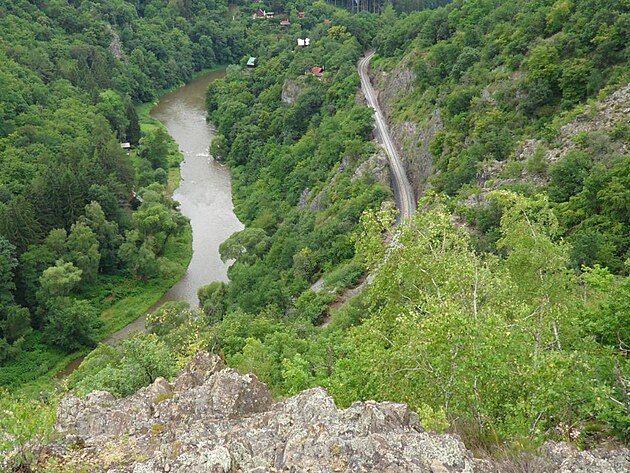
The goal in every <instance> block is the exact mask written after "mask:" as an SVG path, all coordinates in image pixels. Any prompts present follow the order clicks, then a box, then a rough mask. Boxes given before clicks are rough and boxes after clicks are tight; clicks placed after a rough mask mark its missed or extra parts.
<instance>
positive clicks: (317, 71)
mask: <svg viewBox="0 0 630 473" xmlns="http://www.w3.org/2000/svg"><path fill="white" fill-rule="evenodd" d="M310 72H311V74H313V75H314V76H315V77H317V78H318V79H321V78H322V77H324V74H323V72H324V68H323V67H317V66H316V67H311V71H310Z"/></svg>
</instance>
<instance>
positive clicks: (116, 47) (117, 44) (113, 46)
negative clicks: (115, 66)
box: [107, 25, 126, 61]
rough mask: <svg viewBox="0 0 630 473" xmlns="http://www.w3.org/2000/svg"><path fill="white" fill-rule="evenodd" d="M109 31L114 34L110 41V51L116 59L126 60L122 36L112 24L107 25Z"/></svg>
mask: <svg viewBox="0 0 630 473" xmlns="http://www.w3.org/2000/svg"><path fill="white" fill-rule="evenodd" d="M107 27H108V29H109V32H110V33H111V35H112V39H111V41H110V43H109V51H110V52H111V53H112V56H114V57H115V58H116V59H118V60H120V61H126V57H125V52H124V51H123V44H122V41H121V40H120V36H118V33H116V32H115V31H114V30H113V28H112V27H111V26H110V25H107Z"/></svg>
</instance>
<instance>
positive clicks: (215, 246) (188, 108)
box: [58, 71, 243, 377]
mask: <svg viewBox="0 0 630 473" xmlns="http://www.w3.org/2000/svg"><path fill="white" fill-rule="evenodd" d="M224 75H225V71H216V72H210V73H207V74H203V75H201V76H199V77H197V78H196V79H194V80H193V81H192V82H190V83H188V84H186V85H184V86H183V87H180V88H179V89H177V90H175V91H173V92H171V93H169V94H166V95H164V96H163V97H162V98H160V100H159V102H158V103H157V105H156V106H155V107H154V108H153V109H152V110H151V116H152V117H153V118H155V119H156V120H158V121H160V122H161V123H163V124H164V126H165V127H166V129H167V130H168V133H169V134H170V135H171V136H172V137H173V138H174V139H175V141H176V142H177V144H178V145H179V149H180V150H181V152H182V153H183V155H184V161H182V163H181V166H180V171H181V176H182V179H181V181H180V184H179V187H178V188H177V190H176V191H175V192H174V194H173V198H174V199H175V200H176V201H178V202H179V203H180V210H181V212H182V213H183V214H184V215H185V216H186V217H188V218H189V219H190V225H191V227H192V235H193V253H192V259H191V260H190V264H189V265H188V269H187V270H186V274H185V275H184V277H183V278H182V279H180V280H179V282H177V283H176V284H175V285H174V286H173V287H171V289H169V291H168V292H167V293H166V294H164V296H163V297H162V298H161V299H160V300H159V301H158V302H157V303H156V304H155V305H154V306H153V307H151V308H150V309H149V312H151V311H153V310H155V309H156V308H157V307H159V306H160V305H162V304H163V303H164V302H166V301H185V302H188V303H189V304H190V305H191V306H193V307H196V306H197V305H198V303H199V302H198V299H197V289H199V288H200V287H201V286H204V285H206V284H208V283H211V282H212V281H227V280H228V277H227V269H228V266H229V264H226V263H224V262H223V261H221V258H220V256H219V245H220V244H221V243H222V242H223V241H224V240H225V239H227V238H228V237H229V236H230V235H231V234H232V233H234V232H236V231H239V230H242V229H243V225H242V224H241V222H240V221H239V220H238V218H236V215H234V211H233V209H234V206H233V204H232V188H231V182H230V173H229V170H228V168H227V167H226V166H223V165H221V164H219V163H218V162H216V161H214V159H213V158H212V157H211V156H210V155H209V153H208V147H209V146H210V141H211V140H212V136H213V129H212V127H211V126H210V125H208V123H207V121H206V117H207V114H206V109H205V92H206V89H207V88H208V84H210V82H212V81H213V80H215V79H218V78H221V77H223V76H224ZM145 317H146V314H145V315H142V316H141V317H139V318H138V319H136V320H135V321H134V322H132V323H130V324H129V325H127V326H126V327H124V328H122V329H121V330H119V331H117V332H115V333H113V334H112V335H110V336H109V337H107V338H106V339H105V341H104V342H105V343H108V344H114V343H116V342H117V341H119V340H120V339H122V338H124V337H126V336H128V335H129V334H131V333H133V332H138V331H143V330H144V319H145ZM82 360H83V357H81V358H78V359H76V360H73V361H72V362H71V363H70V364H69V365H68V366H67V367H66V368H64V369H63V370H62V371H61V372H60V373H59V374H58V377H64V376H67V375H68V374H70V373H71V372H72V371H74V369H76V368H77V367H78V366H79V364H80V363H81V361H82Z"/></svg>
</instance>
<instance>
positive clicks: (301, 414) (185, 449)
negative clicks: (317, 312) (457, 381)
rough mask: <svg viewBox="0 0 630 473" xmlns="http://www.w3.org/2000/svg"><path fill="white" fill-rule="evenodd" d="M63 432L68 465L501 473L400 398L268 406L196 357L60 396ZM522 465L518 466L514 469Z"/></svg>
mask: <svg viewBox="0 0 630 473" xmlns="http://www.w3.org/2000/svg"><path fill="white" fill-rule="evenodd" d="M57 430H58V431H59V432H60V434H61V435H62V436H63V438H64V439H65V440H64V442H63V443H62V444H59V445H57V446H55V447H53V448H52V449H51V450H50V452H49V455H53V456H56V457H57V460H58V461H59V463H61V464H62V465H64V467H65V468H66V469H68V470H69V471H74V470H73V468H77V471H78V468H79V467H80V468H82V469H81V471H99V472H100V471H107V472H111V473H123V472H129V473H157V472H182V473H183V472H186V473H196V472H217V473H221V472H223V473H226V472H233V473H236V472H252V473H253V472H259V473H262V472H302V471H309V472H355V471H356V472H364V471H365V472H418V473H449V472H467V473H473V472H484V473H485V472H487V473H491V472H492V473H494V472H501V471H506V470H503V469H501V465H500V464H496V463H492V462H489V461H484V460H477V459H474V458H473V456H472V454H471V452H469V451H468V450H467V449H466V448H465V447H464V445H463V444H462V442H461V441H460V440H459V439H458V438H457V437H455V436H452V435H437V434H432V433H428V432H425V431H424V430H423V429H422V427H421V426H420V424H419V421H418V416H417V414H415V413H414V412H413V411H411V410H410V409H409V408H408V407H407V406H406V405H404V404H396V403H391V402H378V403H377V402H374V401H367V402H357V403H355V404H353V405H352V406H351V407H349V408H348V409H338V408H337V407H336V406H335V404H334V402H333V399H332V398H331V396H330V395H328V394H327V393H326V391H325V390H324V389H322V388H315V389H310V390H307V391H304V392H302V393H300V394H298V395H297V396H295V397H292V398H290V399H287V400H284V401H281V402H273V401H272V398H271V394H270V392H269V390H268V389H267V387H266V386H265V385H264V384H262V383H261V382H260V381H258V379H257V378H256V377H255V376H254V375H250V374H248V375H241V374H239V373H237V372H236V371H234V370H232V369H226V368H224V367H223V364H222V362H221V360H220V359H219V358H218V357H216V356H211V355H208V354H207V353H203V352H202V353H200V354H198V355H197V356H196V357H195V359H194V360H193V361H192V362H191V364H190V365H189V366H188V367H187V368H186V369H185V370H184V371H183V372H182V373H181V374H180V375H179V377H178V378H177V379H176V380H175V381H174V383H173V384H170V383H168V382H166V381H165V380H164V379H162V378H159V379H157V380H156V381H155V382H154V383H153V384H152V385H151V386H149V387H147V388H144V389H141V390H140V391H138V392H137V393H136V394H134V395H132V396H130V397H128V398H125V399H120V400H116V399H114V398H113V397H112V396H111V395H110V394H108V393H104V392H94V393H92V394H90V395H88V396H87V397H86V398H84V399H79V398H77V397H76V396H74V395H72V394H69V395H67V396H66V397H65V398H64V399H63V400H62V402H61V404H60V406H59V412H58V420H57ZM548 451H549V453H548V455H547V457H548V459H547V461H548V462H549V465H551V468H550V469H548V470H541V471H549V472H552V471H554V472H555V471H557V472H576V473H577V472H582V471H584V472H586V471H589V472H592V473H598V472H599V473H617V472H622V471H628V470H627V468H628V467H630V459H629V457H628V451H627V450H624V451H616V452H613V453H608V454H603V453H602V454H600V453H590V452H577V451H575V450H573V449H571V447H568V446H566V445H565V444H554V445H552V446H551V447H550V448H549V450H548ZM515 471H516V470H515Z"/></svg>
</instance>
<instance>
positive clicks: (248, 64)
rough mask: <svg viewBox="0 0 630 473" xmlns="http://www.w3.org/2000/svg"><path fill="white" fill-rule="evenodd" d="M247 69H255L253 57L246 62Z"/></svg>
mask: <svg viewBox="0 0 630 473" xmlns="http://www.w3.org/2000/svg"><path fill="white" fill-rule="evenodd" d="M247 67H256V58H255V57H253V56H250V57H249V59H248V60H247Z"/></svg>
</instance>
